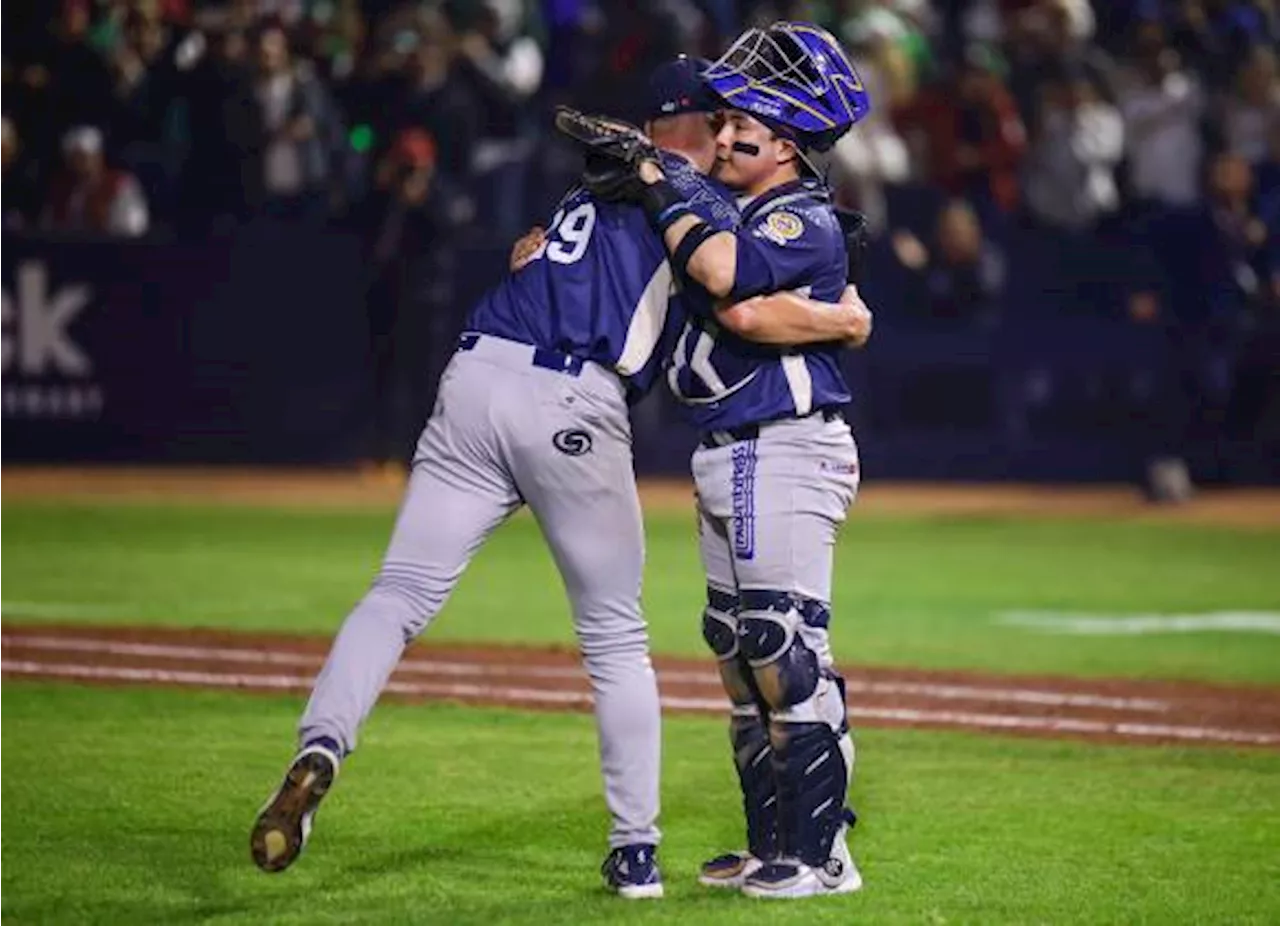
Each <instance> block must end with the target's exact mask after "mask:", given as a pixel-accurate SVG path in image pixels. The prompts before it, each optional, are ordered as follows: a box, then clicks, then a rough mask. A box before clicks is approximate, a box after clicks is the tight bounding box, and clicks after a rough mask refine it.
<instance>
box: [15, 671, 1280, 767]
mask: <svg viewBox="0 0 1280 926" xmlns="http://www.w3.org/2000/svg"><path fill="white" fill-rule="evenodd" d="M3 668H4V671H5V672H6V673H12V674H15V675H36V676H53V677H58V678H80V679H100V680H106V679H109V680H114V681H136V682H160V683H163V684H173V685H195V686H200V687H211V688H268V689H273V690H284V691H293V690H307V689H308V688H310V686H311V682H312V680H311V679H310V678H308V677H305V676H300V675H257V674H252V673H250V674H243V673H223V672H195V671H188V670H173V669H144V668H130V667H127V666H87V665H78V664H75V663H39V662H28V661H25V660H9V661H6V662H5V663H4V666H3ZM387 691H390V692H393V693H395V694H406V695H419V696H425V697H439V698H480V699H484V700H487V701H498V702H512V703H517V704H520V703H525V704H529V703H543V704H580V705H588V704H590V703H591V700H592V699H591V696H590V695H588V694H586V693H585V692H573V691H545V690H542V689H536V688H510V687H490V686H485V685H467V684H446V683H430V682H401V681H392V682H390V683H389V684H388V685H387ZM660 700H661V704H662V706H663V707H664V708H667V709H670V710H686V711H698V712H701V713H716V714H720V713H725V710H726V708H725V704H724V701H723V699H721V698H684V697H663V698H661V699H660ZM849 716H850V717H852V718H855V719H861V720H885V721H896V722H898V723H910V724H929V725H934V726H946V727H962V728H965V727H969V728H980V729H1004V730H1009V729H1018V730H1044V731H1049V732H1070V733H1093V734H1111V735H1119V736H1128V737H1150V738H1159V739H1179V740H1188V741H1212V742H1219V743H1240V744H1250V745H1258V746H1270V745H1276V744H1280V734H1271V733H1255V732H1251V731H1247V730H1227V729H1221V728H1217V727H1185V726H1177V725H1173V724H1166V725H1161V724H1142V723H1125V722H1116V723H1110V722H1107V721H1101V720H1081V719H1076V718H1069V717H1017V716H1011V715H1007V714H977V713H966V712H957V711H928V710H915V709H908V708H857V707H855V708H853V709H851V710H850V711H849Z"/></svg>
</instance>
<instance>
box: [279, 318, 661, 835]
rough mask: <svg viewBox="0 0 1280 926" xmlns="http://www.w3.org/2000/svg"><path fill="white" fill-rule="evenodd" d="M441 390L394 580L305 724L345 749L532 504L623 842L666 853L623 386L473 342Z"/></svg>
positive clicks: (514, 349) (516, 349)
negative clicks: (588, 697) (408, 650)
mask: <svg viewBox="0 0 1280 926" xmlns="http://www.w3.org/2000/svg"><path fill="white" fill-rule="evenodd" d="M468 342H471V343H472V346H470V348H469V349H466V350H462V351H459V352H458V353H457V354H455V355H454V357H453V358H452V360H451V361H450V363H449V365H448V367H447V368H446V370H445V372H444V375H443V377H442V378H441V381H440V389H439V393H438V395H439V399H438V401H437V404H436V408H435V411H434V412H433V414H432V416H431V419H430V421H428V423H427V426H426V428H425V430H424V431H423V433H422V436H421V438H420V439H419V441H418V447H417V451H416V453H415V456H414V460H413V467H412V471H411V473H410V477H409V484H408V488H407V490H406V493H405V496H404V499H403V501H402V503H401V507H400V512H399V515H398V517H397V520H396V526H395V530H394V532H393V534H392V537H391V541H390V545H389V546H388V548H387V551H386V555H385V557H384V559H383V563H382V568H381V570H380V572H379V573H378V576H377V578H376V579H375V581H374V582H373V585H372V587H371V588H370V589H369V591H368V593H367V594H366V595H365V596H364V598H363V599H362V600H361V601H360V603H359V604H358V605H357V606H356V607H355V609H354V610H353V611H352V612H351V613H350V615H348V617H347V619H346V621H345V622H344V623H343V625H342V628H341V630H340V631H339V632H338V636H337V638H336V639H335V640H334V643H333V647H332V649H331V650H330V652H329V657H328V659H327V660H326V662H325V665H324V668H323V670H322V671H321V672H320V675H319V677H318V678H317V679H316V684H315V689H314V690H313V692H312V694H311V699H310V702H309V703H308V704H307V709H306V712H305V714H304V715H303V718H302V722H301V725H300V728H299V734H300V739H301V741H302V742H303V743H306V742H309V741H311V740H314V739H317V738H319V737H330V738H332V739H334V740H336V741H337V742H338V744H339V745H340V746H341V747H342V748H343V750H344V751H350V750H352V749H353V748H354V747H355V744H356V732H357V730H358V728H359V727H360V725H361V723H362V722H363V721H364V719H365V717H366V716H368V714H369V711H370V710H371V709H372V708H373V705H374V703H375V702H376V701H377V699H378V696H379V695H380V694H381V692H382V690H383V687H384V686H385V685H386V683H387V679H388V678H389V677H390V675H391V672H392V670H393V669H394V668H395V666H396V664H397V663H398V662H399V661H400V658H401V656H402V654H403V653H404V649H405V647H406V646H407V645H408V643H409V642H411V641H412V640H413V639H414V638H415V637H416V636H417V635H418V634H420V633H421V632H422V631H423V630H425V629H426V627H427V626H428V625H429V624H430V622H431V620H432V618H434V617H435V616H436V614H437V613H439V611H440V609H441V608H442V607H444V604H445V601H446V600H447V599H448V597H449V594H450V593H451V592H452V591H453V589H454V586H456V585H457V583H458V579H459V578H460V577H461V576H462V572H463V570H464V569H465V568H466V566H467V563H468V562H469V561H470V559H471V557H472V556H473V555H474V554H475V552H476V550H478V549H479V548H480V545H481V544H482V543H484V541H485V539H486V538H487V537H488V536H489V535H490V534H491V533H492V532H493V531H494V529H496V528H497V527H498V525H500V524H501V523H502V522H503V521H505V520H506V519H507V518H508V517H509V516H510V515H511V514H512V513H513V512H514V511H516V509H517V508H519V507H520V505H521V504H527V505H528V506H529V508H530V510H531V511H532V512H533V515H534V517H535V518H537V521H538V525H539V527H540V528H541V530H542V533H543V535H544V537H545V538H546V541H547V543H548V545H549V546H550V548H551V552H552V555H553V557H554V558H555V562H556V565H557V567H558V568H559V570H560V575H561V577H562V579H563V581H564V586H565V591H566V593H567V594H568V597H569V601H570V602H571V605H572V611H573V622H574V629H575V631H576V633H577V637H578V643H579V647H580V650H581V653H582V657H583V661H584V663H585V666H586V671H587V674H588V675H589V676H590V679H591V685H592V689H593V692H594V696H595V703H594V706H595V717H596V726H597V732H598V734H599V742H600V765H601V770H602V772H603V776H604V789H605V801H606V804H607V805H608V808H609V811H610V813H611V815H612V818H613V824H612V829H611V832H610V836H609V844H610V846H612V847H617V846H623V845H628V844H632V843H651V844H656V843H657V842H658V841H659V838H660V832H659V830H658V828H657V825H656V821H657V817H658V774H659V764H660V762H659V758H660V746H661V742H660V717H659V706H658V689H657V682H656V678H655V676H654V672H653V667H652V664H651V663H650V659H649V636H648V628H647V625H646V624H645V621H644V619H643V617H642V616H641V613H640V584H641V573H642V571H643V566H644V528H643V524H642V521H641V515H640V502H639V497H638V495H637V492H636V482H635V471H634V468H633V463H632V456H631V426H630V422H629V420H628V417H627V405H626V400H625V393H624V387H623V384H622V382H621V380H620V379H619V378H618V376H617V375H616V374H615V373H613V372H611V371H608V370H606V369H604V368H602V367H600V366H597V365H595V364H591V363H587V364H585V365H584V366H582V368H581V371H580V372H579V373H578V374H577V375H572V374H571V373H569V372H563V371H558V370H552V369H546V368H542V367H539V366H535V365H534V363H533V358H534V349H533V348H532V347H529V346H527V345H522V344H517V343H515V342H513V341H506V340H503V339H500V338H494V337H490V336H487V335H485V336H479V337H478V338H477V337H475V336H468V338H467V339H464V343H468Z"/></svg>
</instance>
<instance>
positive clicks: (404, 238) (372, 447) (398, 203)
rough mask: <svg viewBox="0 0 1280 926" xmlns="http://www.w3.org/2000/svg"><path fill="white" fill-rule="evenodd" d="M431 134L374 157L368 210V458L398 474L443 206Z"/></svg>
mask: <svg viewBox="0 0 1280 926" xmlns="http://www.w3.org/2000/svg"><path fill="white" fill-rule="evenodd" d="M436 167H437V150H436V143H435V139H433V138H432V137H431V136H430V135H429V134H427V132H426V131H424V130H423V129H420V128H409V129H404V130H402V131H401V132H400V133H399V134H398V135H397V136H396V139H395V141H394V142H393V144H392V145H391V147H390V148H389V150H388V151H387V152H386V154H385V155H384V156H383V158H382V160H381V161H380V162H379V164H378V167H377V170H376V173H375V177H374V193H373V196H372V197H371V199H370V201H369V203H368V204H367V208H368V209H369V211H370V221H368V222H367V223H366V227H368V228H369V229H370V231H371V234H370V236H369V247H368V252H367V255H366V265H367V267H368V268H369V281H368V286H367V290H366V299H365V302H366V313H367V317H368V320H369V334H370V356H371V360H372V367H373V370H372V372H373V399H374V414H373V418H372V421H371V424H372V434H371V436H370V442H369V449H368V454H367V456H368V461H369V464H370V465H371V466H372V467H374V468H378V469H381V468H387V467H389V468H391V469H392V470H394V471H396V472H398V473H402V472H403V470H402V468H401V467H400V464H401V463H402V462H403V460H404V459H405V458H406V457H407V454H408V453H409V451H410V448H411V447H412V444H413V436H414V433H415V431H416V429H417V428H418V427H420V426H421V422H422V419H423V418H425V417H426V414H427V412H428V411H429V409H428V408H427V407H426V405H427V400H426V396H427V394H428V391H429V389H430V385H431V384H430V382H429V381H428V380H429V373H430V371H429V369H428V366H427V363H426V357H427V355H428V354H429V353H430V348H431V347H432V346H433V345H432V344H430V343H429V342H430V330H431V324H430V321H431V320H430V318H428V317H427V316H429V315H431V314H432V313H433V310H434V309H435V308H436V306H435V305H434V302H433V296H434V294H435V292H436V289H435V285H436V283H437V282H438V280H437V277H438V276H439V274H438V273H435V272H434V271H435V269H436V267H435V260H436V257H437V253H438V251H439V247H438V246H439V244H440V237H441V231H442V230H443V229H445V228H446V227H447V225H446V223H447V219H446V214H447V210H446V209H443V208H441V207H440V206H439V205H438V204H437V202H436V197H437V195H438V193H437V189H436V177H437V172H436Z"/></svg>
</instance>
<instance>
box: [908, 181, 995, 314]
mask: <svg viewBox="0 0 1280 926" xmlns="http://www.w3.org/2000/svg"><path fill="white" fill-rule="evenodd" d="M935 238H936V243H935V246H934V250H933V252H932V253H931V252H930V251H929V249H928V248H926V247H925V245H924V244H923V243H922V242H921V241H920V239H919V238H917V237H916V236H915V235H913V234H912V233H911V232H909V231H905V230H900V231H897V232H895V233H894V235H893V237H892V239H891V240H892V244H893V250H894V254H895V255H896V256H897V258H898V261H899V262H900V263H901V264H902V266H903V267H904V268H905V269H906V270H907V271H908V273H909V281H910V282H909V283H908V291H907V293H906V294H904V298H903V302H902V304H903V305H904V306H907V307H908V308H909V309H911V310H916V311H921V310H922V311H924V312H925V313H927V315H928V317H929V318H930V319H932V320H934V321H943V322H969V323H977V324H981V325H992V324H995V323H996V322H997V321H998V320H999V318H1000V314H1001V311H1002V309H1003V297H1004V290H1005V281H1006V277H1007V271H1006V266H1005V258H1004V254H1003V253H1002V252H1001V250H1000V248H999V247H997V246H996V245H995V244H994V243H993V242H991V241H989V240H987V239H986V238H985V237H984V236H983V233H982V225H981V224H980V222H979V220H978V215H977V213H976V212H974V210H973V208H972V207H971V206H970V205H969V204H968V203H966V202H964V201H963V200H953V201H952V202H950V203H948V204H947V205H946V206H945V207H944V208H943V209H942V211H941V212H940V213H939V215H938V222H937V230H936V233H935Z"/></svg>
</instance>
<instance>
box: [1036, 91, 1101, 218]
mask: <svg viewBox="0 0 1280 926" xmlns="http://www.w3.org/2000/svg"><path fill="white" fill-rule="evenodd" d="M1039 112H1040V115H1039V123H1038V124H1037V125H1036V127H1035V130H1034V133H1033V136H1032V143H1031V152H1030V154H1029V155H1028V157H1027V164H1026V174H1025V185H1026V199H1027V209H1028V211H1029V212H1030V214H1031V215H1032V216H1033V217H1034V218H1035V219H1036V220H1037V221H1039V222H1041V223H1043V224H1045V225H1048V226H1050V227H1053V228H1060V229H1064V230H1067V231H1076V232H1079V231H1086V230H1089V229H1092V228H1094V227H1096V225H1097V223H1098V222H1099V220H1100V219H1102V218H1104V217H1106V216H1107V215H1109V214H1111V213H1113V212H1114V211H1115V210H1116V209H1117V207H1118V206H1119V204H1120V195H1119V191H1118V190H1117V188H1116V180H1115V168H1116V165H1117V164H1118V163H1119V162H1120V159H1121V157H1122V156H1123V155H1124V121H1123V119H1122V118H1121V116H1120V112H1119V111H1118V110H1117V109H1116V108H1115V107H1114V106H1112V105H1111V104H1110V103H1107V102H1106V101H1104V100H1103V99H1101V97H1100V96H1099V95H1098V93H1097V91H1096V89H1095V88H1094V85H1093V81H1092V80H1091V79H1090V78H1089V77H1088V76H1087V75H1086V74H1085V73H1084V72H1083V71H1082V70H1080V69H1074V68H1073V69H1069V70H1067V71H1065V73H1063V74H1062V75H1061V76H1060V77H1059V78H1058V79H1057V80H1056V81H1053V82H1050V83H1048V84H1046V85H1045V86H1044V89H1043V91H1042V100H1041V104H1040V106H1039Z"/></svg>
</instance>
